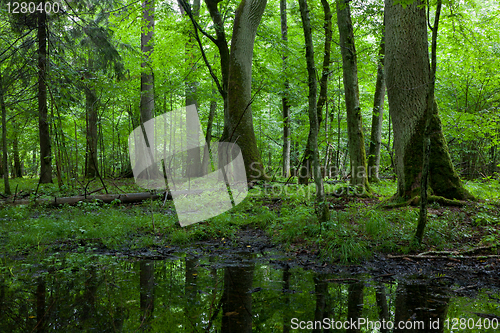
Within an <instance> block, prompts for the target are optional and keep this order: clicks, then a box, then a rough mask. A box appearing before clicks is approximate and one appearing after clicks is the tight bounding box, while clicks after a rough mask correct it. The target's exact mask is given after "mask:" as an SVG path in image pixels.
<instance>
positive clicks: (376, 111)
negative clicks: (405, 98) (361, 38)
mask: <svg viewBox="0 0 500 333" xmlns="http://www.w3.org/2000/svg"><path fill="white" fill-rule="evenodd" d="M384 34H385V27H383V28H382V40H381V42H380V49H379V53H378V64H377V83H376V84H375V96H374V98H373V114H372V129H371V137H370V150H369V153H368V179H369V181H370V182H378V181H380V180H379V178H378V174H379V167H380V146H381V143H382V121H383V119H384V97H385V79H384V54H385V38H384Z"/></svg>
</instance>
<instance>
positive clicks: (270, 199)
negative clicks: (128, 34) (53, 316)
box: [0, 181, 500, 263]
mask: <svg viewBox="0 0 500 333" xmlns="http://www.w3.org/2000/svg"><path fill="white" fill-rule="evenodd" d="M23 182H25V181H20V186H18V188H20V187H22V186H24V185H22V184H23ZM25 183H27V182H25ZM21 185H22V186H21ZM25 185H26V184H25ZM341 185H342V184H340V185H339V186H341ZM343 185H344V186H345V184H343ZM122 186H124V185H123V184H122ZM125 186H127V185H125ZM280 186H281V185H280ZM395 187H396V183H395V182H394V181H384V182H381V183H378V184H374V185H373V189H374V190H375V192H376V193H377V195H376V196H374V197H371V198H358V197H355V196H344V197H336V196H334V195H329V196H328V201H329V204H330V209H331V212H332V214H331V218H330V220H329V221H327V222H323V223H319V222H318V220H317V219H316V215H315V212H314V202H313V198H314V186H313V185H310V186H307V187H299V186H297V185H289V186H288V187H287V188H286V189H285V188H272V189H270V188H269V187H264V186H261V187H258V186H257V187H255V188H253V189H252V190H251V191H250V192H249V195H248V197H247V198H246V199H245V200H244V201H243V202H242V203H241V204H239V205H238V206H236V207H235V208H233V209H232V210H230V211H228V212H226V213H223V214H221V215H218V216H216V217H213V218H211V219H209V220H208V221H204V222H200V223H196V224H193V225H190V226H187V227H180V225H179V223H178V221H177V217H176V214H175V207H174V205H173V203H172V202H171V201H167V202H166V203H165V205H164V204H163V200H157V201H153V202H151V201H147V202H143V203H140V204H134V205H120V203H119V202H114V203H112V204H103V203H100V202H90V203H89V202H87V203H79V204H78V205H77V206H63V207H59V208H50V207H42V206H39V205H38V206H33V205H31V204H30V205H17V206H14V205H9V204H4V205H3V206H2V208H1V209H0V240H1V245H0V246H1V252H3V253H10V254H15V253H17V254H31V253H44V252H50V251H59V250H68V251H77V252H82V251H94V250H96V249H99V250H108V251H109V250H113V251H133V250H139V249H148V248H149V249H154V248H155V247H168V246H189V245H191V244H193V243H195V242H199V241H207V240H215V241H219V242H221V243H222V244H224V243H226V242H230V241H231V242H233V241H236V242H237V241H238V233H239V232H240V231H241V230H246V229H252V230H255V229H260V230H263V231H264V232H265V233H266V234H267V236H268V237H269V238H270V240H271V242H272V243H273V244H276V245H280V246H281V247H282V248H283V249H284V250H285V251H290V252H300V251H302V250H306V251H307V252H308V253H317V254H318V255H319V256H320V257H321V258H323V259H324V260H328V261H340V262H343V263H346V262H355V261H359V260H361V259H365V258H369V257H371V256H373V254H374V253H380V252H382V253H401V254H406V253H410V252H415V251H421V250H425V249H427V250H436V251H439V250H450V249H452V250H457V251H460V250H467V249H471V248H474V247H478V246H490V247H495V246H499V245H500V241H499V239H500V236H499V230H500V218H499V217H498V216H500V214H499V205H498V198H499V197H500V187H499V186H498V183H495V182H494V181H490V182H487V183H481V182H475V183H472V182H469V183H467V188H468V189H469V190H471V191H472V192H473V193H474V195H475V196H476V197H477V198H478V199H479V201H477V202H471V203H468V204H467V205H466V206H464V207H462V208H460V209H459V208H456V207H453V208H450V207H441V206H439V205H438V204H431V206H430V207H429V222H428V227H427V229H426V235H425V239H424V243H425V244H424V246H423V247H421V248H418V247H417V246H416V245H414V244H413V243H412V238H413V235H414V232H415V228H416V224H417V219H418V208H415V207H402V208H396V209H384V208H381V205H380V204H379V203H380V202H381V201H383V200H386V199H388V198H389V197H390V196H391V195H392V194H393V193H394V192H395ZM31 190H32V188H28V187H27V186H26V189H23V191H26V192H28V191H31ZM52 190H53V189H52V187H50V188H48V190H47V187H44V188H43V189H42V192H41V193H42V195H49V194H47V192H50V193H52V192H51V191H52ZM18 191H19V190H18ZM44 191H45V192H44ZM52 194H53V193H52ZM63 194H64V193H63ZM327 194H328V193H327Z"/></svg>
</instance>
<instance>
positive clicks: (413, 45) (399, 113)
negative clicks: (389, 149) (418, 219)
mask: <svg viewBox="0 0 500 333" xmlns="http://www.w3.org/2000/svg"><path fill="white" fill-rule="evenodd" d="M385 13H386V16H385V18H386V40H385V41H386V55H385V70H386V72H385V73H386V84H387V95H388V99H389V113H390V115H391V119H392V124H393V128H394V148H395V153H396V160H395V164H396V174H397V176H398V189H397V196H398V197H402V198H404V199H410V198H412V197H415V196H418V194H419V191H420V185H421V181H422V157H423V146H422V145H423V136H424V130H425V119H426V115H427V114H428V113H429V112H432V111H431V110H432V108H436V109H437V104H436V102H435V100H434V98H433V99H432V100H433V101H432V103H428V96H427V95H428V93H429V83H430V82H431V79H430V77H431V76H430V65H429V54H428V52H429V51H428V41H427V21H426V12H425V8H424V7H422V6H421V3H420V2H418V1H415V2H414V3H412V4H410V5H407V6H406V7H405V8H403V6H402V5H401V4H394V3H393V0H386V1H385ZM429 131H430V133H432V136H431V138H430V155H429V177H430V178H429V187H430V188H431V189H432V191H433V192H434V194H436V195H438V196H443V197H445V198H449V199H468V198H472V196H471V195H470V193H469V192H468V191H467V190H466V189H464V187H463V186H462V184H461V182H460V179H459V178H458V175H457V173H456V172H455V168H454V167H453V163H452V161H451V158H450V154H449V152H448V146H447V143H446V139H445V138H444V135H443V131H442V128H441V120H440V119H439V115H438V112H437V110H436V111H435V112H432V115H431V120H430V124H429Z"/></svg>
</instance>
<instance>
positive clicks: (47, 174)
mask: <svg viewBox="0 0 500 333" xmlns="http://www.w3.org/2000/svg"><path fill="white" fill-rule="evenodd" d="M46 29H47V14H46V13H45V12H44V11H42V12H39V13H38V36H37V37H38V134H39V138H40V183H42V184H44V183H52V152H51V146H50V131H49V122H48V113H47V86H46V81H45V80H46V76H47V75H46V74H47V73H46V63H47V31H46Z"/></svg>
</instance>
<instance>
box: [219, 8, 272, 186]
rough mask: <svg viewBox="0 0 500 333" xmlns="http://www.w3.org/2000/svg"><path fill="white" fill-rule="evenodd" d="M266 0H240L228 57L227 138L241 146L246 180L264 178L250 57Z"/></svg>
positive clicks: (225, 124)
mask: <svg viewBox="0 0 500 333" xmlns="http://www.w3.org/2000/svg"><path fill="white" fill-rule="evenodd" d="M266 4H267V0H243V1H241V3H240V5H239V6H238V9H237V10H236V14H235V19H234V26H233V37H232V40H231V54H230V60H229V86H228V121H227V122H224V127H225V132H226V133H227V134H228V139H227V141H229V142H234V143H236V144H237V145H238V146H239V147H240V148H241V153H242V155H243V160H244V163H245V169H246V174H247V179H248V180H249V181H252V180H258V179H267V175H266V174H265V172H264V166H263V165H262V159H261V155H260V152H259V150H258V148H257V141H256V139H255V132H254V126H253V116H252V58H253V46H254V41H255V36H256V34H257V27H258V26H259V23H260V20H261V18H262V15H263V14H264V9H265V8H266Z"/></svg>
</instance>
